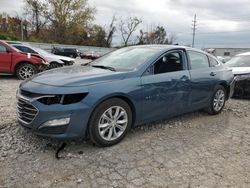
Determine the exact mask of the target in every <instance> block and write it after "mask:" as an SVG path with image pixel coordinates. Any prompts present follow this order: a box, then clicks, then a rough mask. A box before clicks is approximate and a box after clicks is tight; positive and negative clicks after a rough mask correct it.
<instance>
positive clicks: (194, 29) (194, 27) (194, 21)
mask: <svg viewBox="0 0 250 188" xmlns="http://www.w3.org/2000/svg"><path fill="white" fill-rule="evenodd" d="M196 29H197V20H196V14H195V15H194V20H193V21H192V30H193V41H192V47H194V39H195V31H196Z"/></svg>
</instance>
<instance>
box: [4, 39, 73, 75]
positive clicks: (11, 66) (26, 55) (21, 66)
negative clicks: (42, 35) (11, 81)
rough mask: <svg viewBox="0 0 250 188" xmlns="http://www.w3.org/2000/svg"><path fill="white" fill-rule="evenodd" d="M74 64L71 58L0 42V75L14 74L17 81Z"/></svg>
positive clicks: (34, 48) (18, 43)
mask: <svg viewBox="0 0 250 188" xmlns="http://www.w3.org/2000/svg"><path fill="white" fill-rule="evenodd" d="M40 60H41V61H40ZM41 62H42V63H41ZM74 63H75V60H74V59H73V58H69V57H65V56H58V55H54V54H52V53H49V52H47V51H45V50H42V49H40V48H36V47H32V46H29V45H25V44H22V43H20V42H8V43H6V42H4V41H0V74H14V75H16V76H17V77H18V78H19V79H27V78H29V77H31V76H33V75H34V74H36V73H38V72H41V71H44V70H47V69H52V68H58V67H62V66H68V65H73V64H74Z"/></svg>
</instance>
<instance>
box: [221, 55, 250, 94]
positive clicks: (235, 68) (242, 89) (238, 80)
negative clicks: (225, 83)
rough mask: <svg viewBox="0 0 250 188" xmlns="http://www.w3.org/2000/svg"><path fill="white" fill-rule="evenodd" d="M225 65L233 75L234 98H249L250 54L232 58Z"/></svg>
mask: <svg viewBox="0 0 250 188" xmlns="http://www.w3.org/2000/svg"><path fill="white" fill-rule="evenodd" d="M225 65H226V66H228V67H230V68H231V69H232V72H233V74H234V80H235V87H234V97H240V98H250V52H246V53H242V54H238V55H236V56H234V57H233V58H232V59H230V60H229V61H228V62H226V63H225Z"/></svg>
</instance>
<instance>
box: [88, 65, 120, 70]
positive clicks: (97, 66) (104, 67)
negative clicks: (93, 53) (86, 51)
mask: <svg viewBox="0 0 250 188" xmlns="http://www.w3.org/2000/svg"><path fill="white" fill-rule="evenodd" d="M92 67H96V68H101V69H108V70H111V71H116V70H115V68H114V67H110V66H104V65H92Z"/></svg>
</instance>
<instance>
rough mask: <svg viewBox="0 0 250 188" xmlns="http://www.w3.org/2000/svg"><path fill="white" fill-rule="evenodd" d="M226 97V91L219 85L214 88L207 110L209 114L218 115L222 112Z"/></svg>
mask: <svg viewBox="0 0 250 188" xmlns="http://www.w3.org/2000/svg"><path fill="white" fill-rule="evenodd" d="M226 95H227V94H226V90H225V88H224V87H223V86H221V85H219V86H217V87H216V88H215V91H214V93H213V96H212V98H211V100H210V104H209V107H208V108H207V111H208V113H209V114H211V115H215V114H219V113H220V112H221V111H222V110H223V108H224V105H225V102H226Z"/></svg>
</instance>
